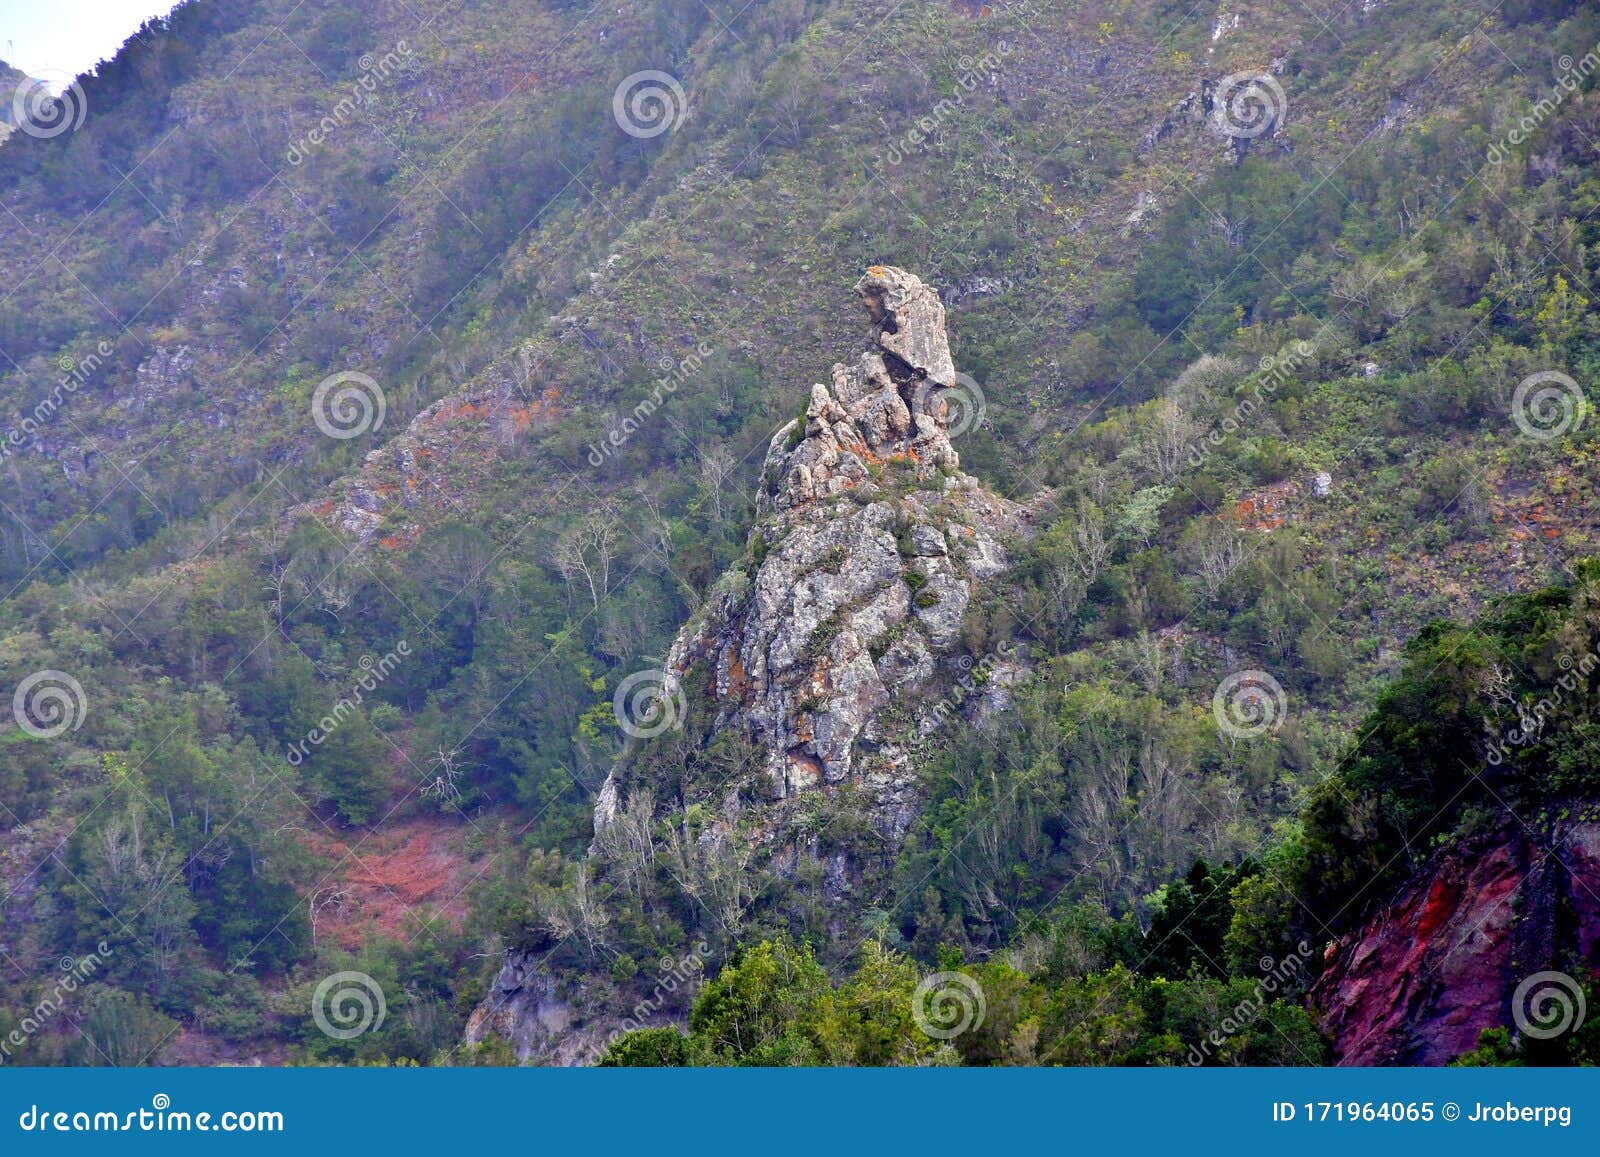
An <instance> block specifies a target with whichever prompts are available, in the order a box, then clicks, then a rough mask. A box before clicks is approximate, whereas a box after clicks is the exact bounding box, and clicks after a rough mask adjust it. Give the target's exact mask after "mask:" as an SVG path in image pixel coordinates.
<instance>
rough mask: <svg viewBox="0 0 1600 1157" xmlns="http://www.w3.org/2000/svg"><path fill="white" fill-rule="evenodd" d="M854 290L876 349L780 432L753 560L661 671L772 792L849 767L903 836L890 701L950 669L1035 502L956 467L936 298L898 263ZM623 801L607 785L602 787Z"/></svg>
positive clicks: (906, 814) (902, 779)
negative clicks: (696, 684)
mask: <svg viewBox="0 0 1600 1157" xmlns="http://www.w3.org/2000/svg"><path fill="white" fill-rule="evenodd" d="M856 290H857V292H858V293H859V294H860V295H861V298H862V300H863V302H864V303H865V304H866V307H867V312H868V314H869V316H870V318H871V320H872V323H873V326H874V330H875V339H876V340H875V343H874V344H875V347H876V348H873V349H870V350H868V351H866V352H864V353H862V354H861V355H860V356H859V357H857V358H856V360H855V361H853V362H850V363H841V364H838V365H835V366H834V367H833V370H832V373H831V376H830V381H829V382H828V383H827V384H822V383H818V384H816V385H813V386H812V387H811V394H810V400H809V402H808V404H807V406H806V412H805V417H804V419H796V420H795V421H793V422H790V423H789V424H788V425H787V426H785V427H784V428H783V429H781V430H779V431H778V433H777V434H776V435H774V437H773V439H772V443H771V445H770V447H769V449H768V452H767V457H766V463H765V466H764V468H763V470H762V490H761V494H760V497H759V501H758V506H757V525H756V527H755V529H754V530H753V531H752V535H751V549H750V554H749V558H748V559H747V563H746V567H745V569H743V570H741V571H737V572H734V573H733V574H731V575H729V576H727V577H725V578H724V580H723V582H722V583H721V584H719V587H718V590H717V593H716V594H715V595H714V596H713V598H712V599H711V600H710V601H709V604H708V606H707V608H705V610H704V613H703V614H702V615H701V616H699V617H698V619H697V620H696V621H695V622H692V623H691V624H690V625H689V626H688V627H686V628H685V629H684V630H683V631H682V632H681V633H680V634H679V636H678V638H677V640H676V642H675V643H674V645H673V647H672V649H671V651H670V653H669V656H668V660H667V681H668V683H669V685H674V684H677V683H678V682H679V681H682V680H689V679H702V680H704V685H703V688H702V689H703V690H705V691H706V692H708V694H709V696H710V699H711V701H712V702H713V703H714V704H715V710H716V711H717V720H716V724H717V727H718V728H719V729H720V728H724V727H739V728H743V729H745V731H746V732H747V733H748V734H749V736H750V737H751V738H752V739H753V740H754V741H755V742H756V743H757V745H758V746H759V748H760V749H761V751H762V752H763V753H764V766H763V768H762V769H761V771H762V772H763V773H764V785H763V789H764V790H765V791H766V792H768V793H770V795H772V796H775V797H779V798H785V797H790V796H793V795H795V794H796V793H800V792H805V791H810V790H814V789H817V788H820V787H825V786H830V785H836V784H839V783H842V782H844V781H846V780H848V779H852V778H853V779H855V780H857V781H859V782H862V783H864V784H865V785H866V786H867V787H868V789H869V794H870V795H871V797H872V798H873V799H874V800H875V801H876V803H877V804H878V805H879V808H878V813H877V818H878V819H879V821H880V826H881V827H882V828H883V829H884V830H885V831H886V833H887V834H889V835H890V836H891V837H893V838H898V836H900V835H902V834H903V832H904V828H905V826H906V824H907V823H908V822H909V819H910V816H911V814H912V812H911V808H910V800H909V793H910V789H911V786H912V785H911V783H910V780H909V772H910V767H909V762H910V761H909V759H908V758H907V753H906V751H905V750H904V743H903V736H902V735H900V734H893V733H891V732H890V731H889V730H888V729H886V728H879V727H878V726H876V724H877V722H878V715H879V712H881V711H882V709H883V708H885V707H886V706H888V705H889V704H890V703H891V702H906V701H907V699H906V697H907V695H908V694H909V693H911V692H914V691H917V690H919V689H922V688H925V687H928V686H929V685H931V684H933V683H935V682H936V681H937V680H938V678H939V677H940V674H941V666H942V665H944V666H945V668H946V669H945V672H944V673H945V674H948V673H949V670H950V669H951V668H954V667H955V664H956V662H957V661H956V660H954V659H952V658H951V656H952V655H953V654H954V653H955V652H956V651H957V650H958V648H959V644H960V631H961V624H962V620H963V616H964V615H965V613H966V609H967V604H968V602H969V600H970V598H971V597H972V594H973V591H974V590H975V589H976V587H977V586H978V584H980V583H982V582H984V581H986V580H989V579H992V578H994V577H995V576H997V575H999V574H1000V573H1001V572H1002V571H1004V570H1005V569H1006V566H1007V564H1008V556H1007V551H1006V547H1005V545H1004V544H1005V543H1006V542H1007V541H1008V540H1011V539H1015V538H1017V537H1020V536H1024V535H1026V534H1027V533H1029V530H1030V527H1031V524H1032V514H1031V512H1030V510H1029V509H1027V508H1025V507H1023V506H1020V505H1018V504H1017V503H1014V502H1010V501H1008V500H1006V499H1004V498H1001V497H998V496H996V495H994V494H992V493H990V492H988V491H987V490H985V489H984V488H983V486H981V485H980V484H979V483H978V482H977V480H976V479H973V478H971V477H969V476H967V475H965V474H962V473H961V469H960V466H961V463H960V458H959V457H958V455H957V453H956V450H955V448H954V447H953V446H952V444H951V436H952V434H951V428H950V424H949V414H950V411H951V407H950V405H949V399H948V394H949V393H950V392H951V391H952V389H955V388H957V387H958V386H961V387H964V388H965V386H964V382H959V381H958V377H957V374H956V370H955V365H954V363H953V361H952V359H951V356H950V344H949V340H948V338H947V336H946V333H945V324H944V307H943V305H942V304H941V303H940V300H939V296H938V294H937V293H936V292H935V291H934V290H933V289H932V288H930V287H929V286H926V285H924V284H923V283H922V282H921V281H920V280H918V279H917V278H916V277H914V276H913V275H911V274H909V273H906V272H904V271H903V270H899V269H894V268H891V267H888V266H874V267H872V268H871V269H869V270H868V271H867V273H866V276H864V277H863V278H862V279H861V280H860V282H859V283H858V284H857V286H856ZM965 381H966V382H970V379H966V380H965ZM961 401H962V403H963V404H964V405H967V406H969V407H970V405H971V403H972V399H971V398H970V397H963V398H962V399H961ZM970 662H971V660H970V659H969V660H968V663H969V664H970ZM912 732H913V734H914V733H915V727H913V728H912ZM616 798H617V789H616V785H615V784H612V785H610V786H609V787H608V790H607V792H606V793H604V795H603V799H606V800H609V801H611V805H612V807H613V808H614V806H615V802H616ZM607 814H608V813H607V811H606V808H604V807H602V808H601V809H598V810H597V820H598V822H600V823H601V824H604V822H605V820H606V815H607Z"/></svg>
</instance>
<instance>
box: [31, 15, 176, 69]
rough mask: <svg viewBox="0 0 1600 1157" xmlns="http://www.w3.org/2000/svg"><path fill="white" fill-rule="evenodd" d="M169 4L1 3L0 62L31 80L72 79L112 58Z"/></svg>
mask: <svg viewBox="0 0 1600 1157" xmlns="http://www.w3.org/2000/svg"><path fill="white" fill-rule="evenodd" d="M173 5H174V0H0V60H5V61H6V62H7V63H9V64H11V65H14V66H15V67H17V68H20V69H21V70H22V71H23V72H26V73H29V74H30V75H33V76H43V77H44V78H45V79H46V80H49V81H55V80H56V79H57V78H56V77H55V76H53V75H50V73H52V72H64V73H70V74H72V75H74V76H75V75H77V74H78V73H80V72H87V71H88V70H89V69H91V68H93V67H94V66H95V64H97V63H98V62H99V61H101V60H108V59H110V58H111V57H113V56H115V55H116V54H117V49H119V48H121V47H122V42H123V41H124V40H126V39H128V37H130V36H132V35H133V34H134V33H135V32H137V31H138V30H139V25H141V24H143V23H144V22H145V21H146V20H148V19H150V17H152V16H162V15H165V14H166V13H168V12H170V11H172V8H173Z"/></svg>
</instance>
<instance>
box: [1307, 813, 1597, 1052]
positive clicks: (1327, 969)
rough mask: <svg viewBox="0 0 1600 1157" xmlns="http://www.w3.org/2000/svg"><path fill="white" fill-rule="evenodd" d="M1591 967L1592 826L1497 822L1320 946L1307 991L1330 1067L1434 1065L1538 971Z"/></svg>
mask: <svg viewBox="0 0 1600 1157" xmlns="http://www.w3.org/2000/svg"><path fill="white" fill-rule="evenodd" d="M1596 967H1600V824H1597V823H1593V822H1575V823H1569V824H1562V825H1559V826H1558V827H1557V829H1556V831H1555V833H1554V834H1553V835H1535V834H1534V833H1532V832H1530V831H1528V830H1525V829H1523V828H1521V827H1507V828H1505V829H1502V830H1500V831H1497V832H1496V833H1494V834H1493V835H1492V836H1488V837H1482V838H1479V839H1475V840H1473V841H1470V842H1468V843H1465V844H1462V845H1460V846H1457V847H1454V848H1451V849H1449V850H1447V851H1444V852H1441V853H1440V854H1439V855H1438V856H1437V857H1436V858H1435V859H1434V861H1433V862H1432V863H1431V864H1430V865H1429V867H1428V870H1427V871H1425V872H1423V873H1420V874H1419V875H1418V876H1417V877H1416V878H1415V879H1413V880H1412V882H1411V883H1410V884H1409V885H1408V886H1407V887H1405V888H1404V889H1402V890H1401V891H1400V893H1399V894H1398V895H1397V896H1396V897H1395V898H1394V900H1393V901H1392V902H1390V903H1388V904H1386V905H1385V906H1384V907H1382V908H1381V909H1379V910H1378V911H1377V912H1376V913H1375V914H1374V915H1373V916H1371V917H1370V918H1369V919H1367V920H1366V921H1365V923H1363V924H1362V925H1361V926H1360V927H1359V928H1357V929H1356V930H1355V931H1354V932H1352V933H1350V934H1349V935H1347V936H1345V937H1343V938H1341V939H1340V940H1338V941H1336V942H1335V943H1333V944H1330V945H1329V946H1328V949H1327V951H1326V954H1325V957H1324V961H1323V970H1322V974H1321V976H1320V977H1319V979H1318V980H1317V983H1316V985H1315V987H1314V988H1313V989H1312V992H1311V1001H1310V1002H1311V1005H1312V1008H1313V1009H1314V1010H1315V1011H1316V1012H1317V1013H1318V1015H1319V1016H1320V1018H1321V1022H1322V1028H1323V1031H1324V1032H1325V1033H1326V1034H1327V1036H1328V1038H1329V1041H1330V1043H1331V1045H1332V1050H1333V1057H1334V1060H1335V1061H1336V1062H1337V1063H1338V1064H1341V1065H1385V1064H1404V1065H1441V1064H1445V1063H1447V1062H1448V1061H1450V1060H1452V1059H1454V1058H1455V1057H1458V1056H1460V1055H1461V1054H1462V1053H1465V1052H1468V1051H1470V1050H1471V1049H1473V1048H1474V1047H1475V1046H1476V1045H1477V1043H1478V1034H1479V1033H1480V1032H1481V1031H1482V1030H1483V1029H1486V1028H1496V1027H1504V1028H1507V1029H1515V1028H1517V1027H1518V1026H1517V1021H1516V1018H1515V1016H1514V1010H1513V1007H1512V1006H1513V996H1514V994H1515V993H1516V990H1517V987H1518V985H1519V984H1522V983H1523V982H1524V981H1526V980H1528V978H1529V977H1532V976H1534V975H1535V974H1536V973H1540V972H1545V971H1558V972H1567V973H1569V974H1571V973H1574V972H1582V971H1585V970H1593V969H1595V968H1596Z"/></svg>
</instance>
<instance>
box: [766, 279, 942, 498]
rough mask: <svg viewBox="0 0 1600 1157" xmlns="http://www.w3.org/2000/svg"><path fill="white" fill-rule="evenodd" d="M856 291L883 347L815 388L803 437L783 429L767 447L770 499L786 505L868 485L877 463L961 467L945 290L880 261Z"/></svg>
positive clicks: (924, 472)
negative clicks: (953, 436)
mask: <svg viewBox="0 0 1600 1157" xmlns="http://www.w3.org/2000/svg"><path fill="white" fill-rule="evenodd" d="M856 292H857V293H859V294H860V295H861V298H862V300H863V301H864V302H865V303H866V306H867V312H868V313H869V314H870V315H871V317H872V321H873V324H874V325H875V326H877V328H878V336H877V344H878V346H879V347H880V349H875V350H867V351H865V352H863V353H862V354H861V355H860V356H859V357H858V358H857V359H856V361H855V362H853V363H851V364H845V363H843V362H840V363H838V364H836V365H835V366H834V367H833V371H832V375H831V376H832V381H831V383H830V384H829V385H823V384H822V383H820V382H819V383H817V384H815V385H813V386H812V387H811V401H810V404H809V405H808V406H807V407H806V416H805V427H804V430H803V431H800V433H802V434H803V436H802V437H801V438H800V440H799V441H798V442H796V439H795V435H796V433H797V431H796V429H795V424H794V423H790V425H788V426H785V427H784V428H783V429H782V430H779V431H778V433H777V435H776V436H774V438H773V440H772V445H771V447H770V448H769V449H768V452H767V464H766V469H765V471H764V472H763V476H764V478H765V480H766V482H767V485H766V486H765V487H764V488H763V497H764V502H763V506H764V507H765V506H766V501H767V500H770V503H771V505H772V506H775V507H777V508H780V509H781V508H784V507H788V506H793V505H796V504H799V503H805V502H810V501H812V500H814V499H817V498H825V497H829V496H833V495H837V494H841V493H843V492H845V491H847V490H854V489H855V488H856V487H858V486H861V485H863V484H866V483H867V482H868V477H869V474H870V471H869V469H868V467H869V466H872V465H875V464H878V463H881V462H883V461H885V460H889V459H901V460H908V461H910V462H911V463H913V465H914V467H915V469H916V472H917V474H918V476H919V477H924V478H926V477H931V476H932V475H933V474H934V473H935V472H936V471H939V470H943V471H945V472H946V473H954V472H955V471H957V470H959V469H960V467H961V459H960V457H959V456H958V455H957V454H956V452H955V449H954V448H953V447H952V446H951V445H950V432H949V426H948V424H947V421H946V416H945V415H946V406H945V400H944V390H945V388H947V387H949V386H952V385H954V384H955V381H956V370H955V364H954V363H953V362H952V361H951V359H950V340H949V338H948V337H947V336H946V334H945V328H944V306H943V304H941V303H940V301H939V295H938V294H937V293H936V292H935V291H934V290H933V289H932V288H931V287H929V286H927V285H924V284H923V283H922V281H921V280H920V279H918V278H917V277H916V276H915V275H913V274H910V273H907V272H906V271H905V270H903V269H896V268H894V267H893V266H889V265H874V266H873V267H872V268H870V269H868V270H867V273H866V276H864V277H862V279H861V280H860V281H858V282H857V283H856Z"/></svg>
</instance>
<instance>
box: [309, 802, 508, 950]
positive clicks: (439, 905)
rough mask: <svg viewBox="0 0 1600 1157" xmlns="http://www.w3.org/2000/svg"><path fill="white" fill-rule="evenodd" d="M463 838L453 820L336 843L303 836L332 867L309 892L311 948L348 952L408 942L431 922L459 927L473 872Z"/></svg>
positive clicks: (420, 822) (390, 827) (413, 822)
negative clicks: (385, 941) (381, 941)
mask: <svg viewBox="0 0 1600 1157" xmlns="http://www.w3.org/2000/svg"><path fill="white" fill-rule="evenodd" d="M468 832H469V829H468V828H467V827H466V825H464V824H462V823H460V822H457V821H454V820H450V819H446V818H444V817H440V816H417V817H412V818H410V819H404V820H400V819H396V820H391V821H389V822H388V823H385V824H384V825H383V826H382V827H380V828H378V829H377V830H375V831H370V832H351V833H350V834H349V835H348V837H346V838H343V839H341V838H338V837H335V836H333V835H330V834H328V833H326V832H324V833H319V834H312V835H310V836H309V837H308V838H307V843H308V845H309V846H310V847H311V848H312V850H313V851H315V852H317V853H318V854H320V855H324V856H327V857H329V858H330V859H332V860H333V862H334V863H335V864H337V865H338V866H337V868H335V869H334V875H333V876H332V877H331V878H329V879H328V880H326V881H324V882H323V883H322V885H321V886H320V887H319V888H318V889H317V892H316V934H317V941H318V943H326V942H328V941H329V940H331V941H333V942H334V943H337V944H338V945H339V946H340V947H341V948H346V949H349V950H351V951H355V950H356V949H358V948H360V946H361V945H362V943H364V942H365V941H367V940H370V939H372V938H373V937H374V936H380V935H381V936H391V937H397V938H399V939H409V938H410V937H411V936H412V935H414V934H415V933H416V932H417V931H418V930H419V929H421V928H422V927H424V926H426V925H427V924H429V923H430V922H432V921H435V920H437V921H438V922H442V923H444V924H446V925H448V926H449V927H452V928H458V927H460V925H461V921H462V919H463V918H464V917H465V916H466V914H467V900H466V896H465V895H464V892H465V889H466V888H467V886H468V885H469V884H470V883H471V882H472V880H473V879H474V877H475V876H476V875H477V873H478V868H477V866H476V865H475V863H474V862H473V861H472V860H469V859H468V858H467V857H466V855H465V854H464V851H463V847H462V845H463V843H464V841H465V839H466V836H467V834H468ZM307 903H308V905H309V904H310V903H311V897H307Z"/></svg>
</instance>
